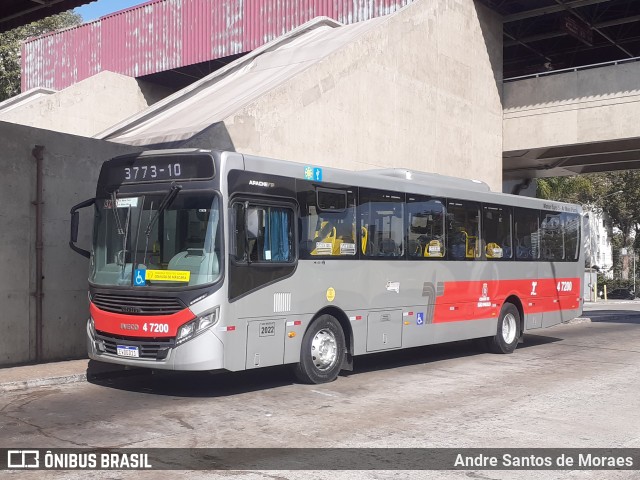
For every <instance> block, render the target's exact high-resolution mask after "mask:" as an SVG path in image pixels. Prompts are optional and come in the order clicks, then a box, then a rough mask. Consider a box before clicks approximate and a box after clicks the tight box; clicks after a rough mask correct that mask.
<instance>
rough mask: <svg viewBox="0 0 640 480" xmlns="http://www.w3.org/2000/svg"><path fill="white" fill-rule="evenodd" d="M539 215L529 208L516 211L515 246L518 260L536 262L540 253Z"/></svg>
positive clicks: (536, 211)
mask: <svg viewBox="0 0 640 480" xmlns="http://www.w3.org/2000/svg"><path fill="white" fill-rule="evenodd" d="M539 220H540V219H539V213H538V210H533V209H529V208H516V209H515V210H514V223H513V224H514V244H513V247H514V249H515V256H516V260H536V259H537V258H538V253H539V244H540V242H539V234H538V232H539Z"/></svg>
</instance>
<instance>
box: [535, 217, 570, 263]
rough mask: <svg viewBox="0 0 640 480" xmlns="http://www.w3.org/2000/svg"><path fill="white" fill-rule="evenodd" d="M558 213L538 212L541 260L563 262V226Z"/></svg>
mask: <svg viewBox="0 0 640 480" xmlns="http://www.w3.org/2000/svg"><path fill="white" fill-rule="evenodd" d="M562 220H563V219H562V216H561V214H560V213H555V212H554V213H552V212H544V211H543V212H540V237H541V238H540V244H541V258H542V259H543V260H556V261H557V260H564V225H563V221H562Z"/></svg>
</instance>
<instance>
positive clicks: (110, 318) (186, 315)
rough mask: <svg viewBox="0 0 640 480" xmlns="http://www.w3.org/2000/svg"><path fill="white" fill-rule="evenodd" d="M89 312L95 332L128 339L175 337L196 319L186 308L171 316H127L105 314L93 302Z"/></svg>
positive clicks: (122, 314)
mask: <svg viewBox="0 0 640 480" xmlns="http://www.w3.org/2000/svg"><path fill="white" fill-rule="evenodd" d="M89 312H90V313H91V317H92V318H93V321H94V323H95V328H96V330H99V331H101V332H105V333H113V334H117V335H126V336H128V337H156V338H158V337H165V338H166V337H175V336H176V335H177V334H178V328H180V326H181V325H184V324H185V323H186V322H188V321H189V320H193V319H194V318H196V316H195V314H194V313H193V312H192V311H191V310H189V309H188V308H185V309H184V310H180V311H179V312H176V313H174V314H172V315H127V314H124V313H112V312H105V311H104V310H100V309H99V308H98V307H96V306H95V305H94V304H93V302H91V303H90V305H89Z"/></svg>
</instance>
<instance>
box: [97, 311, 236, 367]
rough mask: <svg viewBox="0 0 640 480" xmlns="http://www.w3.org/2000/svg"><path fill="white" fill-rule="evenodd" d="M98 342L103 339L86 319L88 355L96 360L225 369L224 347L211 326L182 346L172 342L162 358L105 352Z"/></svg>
mask: <svg viewBox="0 0 640 480" xmlns="http://www.w3.org/2000/svg"><path fill="white" fill-rule="evenodd" d="M101 337H103V338H109V337H108V334H101ZM110 340H111V342H114V343H118V342H119V340H118V339H116V338H113V339H110ZM99 342H100V338H97V337H96V336H95V335H94V332H93V331H92V330H91V328H90V325H89V322H87V351H88V353H89V358H91V359H93V360H98V361H100V362H108V363H117V364H119V365H128V366H131V367H139V368H152V369H157V370H192V371H196V370H219V369H223V368H224V346H223V343H222V341H221V340H220V338H218V336H217V335H216V334H215V333H214V331H213V330H212V329H209V330H206V331H205V332H203V333H201V334H200V335H198V336H197V337H195V338H192V339H191V340H188V341H187V342H185V343H183V344H181V345H178V346H174V345H173V344H171V345H169V346H168V347H167V348H168V352H167V354H166V356H165V357H164V358H162V359H156V358H131V357H123V356H119V355H117V354H116V353H111V352H108V351H104V348H102V349H101V348H99ZM122 343H126V345H136V341H135V340H127V341H126V342H122ZM145 343H147V342H145V341H140V345H143V344H145ZM101 350H102V351H101Z"/></svg>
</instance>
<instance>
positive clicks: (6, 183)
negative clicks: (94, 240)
mask: <svg viewBox="0 0 640 480" xmlns="http://www.w3.org/2000/svg"><path fill="white" fill-rule="evenodd" d="M0 145H2V149H0V171H1V172H2V179H1V180H0V186H1V187H0V205H2V208H0V365H10V364H17V363H23V362H29V361H33V360H35V359H36V357H35V356H36V342H35V339H36V330H35V326H36V320H35V308H36V307H35V299H34V297H33V296H32V293H33V292H34V291H35V268H36V267H35V258H36V257H35V231H36V230H35V228H36V227H35V207H34V205H33V204H32V202H33V201H34V200H35V197H36V186H35V185H36V167H35V164H36V162H35V159H34V157H33V156H32V150H33V147H34V146H35V145H43V146H44V165H43V166H44V168H43V171H44V180H43V183H44V185H43V187H44V206H43V213H44V221H43V227H44V230H43V235H44V237H43V243H44V249H43V256H44V265H43V267H44V271H43V272H44V273H43V275H44V298H43V313H44V316H43V335H42V338H43V360H57V359H63V358H71V357H81V356H84V355H85V354H86V347H85V339H84V335H85V322H86V319H87V318H88V317H87V315H88V303H87V275H88V268H89V265H88V260H87V259H86V258H84V257H82V256H80V255H78V254H76V253H74V252H73V251H71V249H70V248H69V246H68V241H69V219H70V217H69V210H70V209H71V207H72V206H73V205H75V204H77V203H79V202H80V201H82V200H85V199H87V198H91V197H93V196H94V195H95V185H96V181H97V178H98V173H99V169H100V165H101V163H102V162H103V161H104V160H107V159H108V158H110V157H113V156H115V155H120V154H124V153H128V152H131V151H136V150H138V149H136V148H133V147H128V146H124V145H117V144H113V143H109V142H105V141H101V140H92V139H87V138H82V137H75V136H72V135H65V134H61V133H56V132H51V131H47V130H39V129H34V128H29V127H25V126H22V125H14V124H9V123H4V122H0ZM91 224H92V214H91V209H86V211H85V212H84V214H83V216H82V218H81V227H82V230H81V235H80V241H79V244H80V245H81V246H84V247H85V248H87V247H88V246H89V245H90V227H91Z"/></svg>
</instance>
